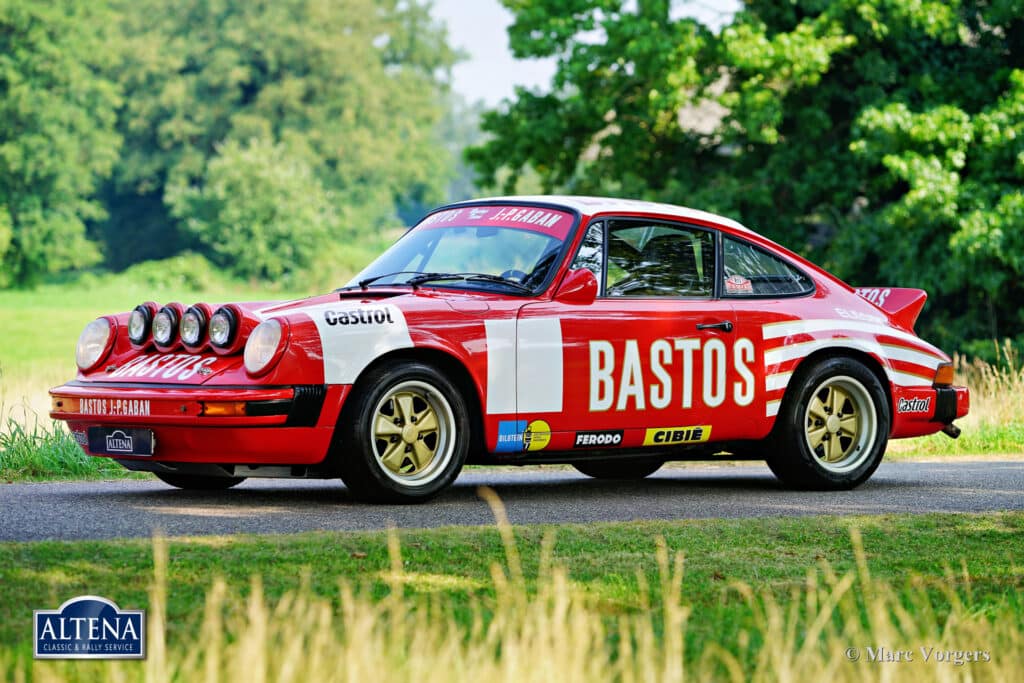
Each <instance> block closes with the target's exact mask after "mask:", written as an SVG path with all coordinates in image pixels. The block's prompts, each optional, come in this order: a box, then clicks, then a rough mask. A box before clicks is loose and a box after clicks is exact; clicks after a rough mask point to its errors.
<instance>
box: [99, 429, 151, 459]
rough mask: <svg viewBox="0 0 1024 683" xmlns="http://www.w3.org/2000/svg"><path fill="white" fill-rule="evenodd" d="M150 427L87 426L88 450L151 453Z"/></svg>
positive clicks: (119, 453) (109, 453) (101, 453)
mask: <svg viewBox="0 0 1024 683" xmlns="http://www.w3.org/2000/svg"><path fill="white" fill-rule="evenodd" d="M155 446H156V438H155V437H154V436H153V430H152V429H128V428H125V427H89V451H90V452H92V453H96V454H97V455H153V449H154V447H155Z"/></svg>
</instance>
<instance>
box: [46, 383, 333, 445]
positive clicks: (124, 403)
mask: <svg viewBox="0 0 1024 683" xmlns="http://www.w3.org/2000/svg"><path fill="white" fill-rule="evenodd" d="M350 388H351V387H349V386H339V385H295V386H282V387H206V386H194V387H186V386H182V385H157V384H119V383H112V382H111V383H103V382H82V381H75V382H69V383H68V384H64V385H62V386H59V387H56V388H54V389H51V390H50V397H51V411H50V417H52V418H53V419H55V420H63V421H65V422H67V423H68V428H69V429H70V430H71V433H72V435H73V436H74V437H75V440H76V441H77V442H78V443H79V445H80V446H81V447H82V450H84V451H85V452H86V453H88V454H89V455H102V454H95V453H91V452H90V450H89V446H88V439H87V437H86V435H87V433H88V430H89V428H90V427H133V428H145V429H151V430H152V431H153V436H154V438H155V443H156V447H155V449H154V453H153V455H152V456H118V459H119V460H122V459H138V460H147V461H154V462H192V463H216V464H279V465H309V464H316V463H319V462H321V461H323V459H324V458H325V457H326V456H327V453H328V451H329V449H330V445H331V440H332V438H333V436H334V427H335V425H336V424H337V421H338V416H339V415H340V413H341V405H342V403H343V402H344V400H345V397H346V396H347V394H348V391H349V389H350ZM103 457H109V456H106V455H104V456H103Z"/></svg>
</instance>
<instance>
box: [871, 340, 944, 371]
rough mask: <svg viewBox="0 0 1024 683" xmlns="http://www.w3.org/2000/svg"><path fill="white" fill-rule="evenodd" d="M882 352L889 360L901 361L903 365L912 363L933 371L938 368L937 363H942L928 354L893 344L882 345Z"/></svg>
mask: <svg viewBox="0 0 1024 683" xmlns="http://www.w3.org/2000/svg"><path fill="white" fill-rule="evenodd" d="M882 350H883V352H884V353H885V355H886V356H887V357H888V358H889V359H890V360H898V361H903V362H904V363H913V364H914V365H923V366H924V367H926V368H929V369H931V370H935V369H936V368H937V367H939V363H940V362H942V361H940V360H939V359H938V358H936V357H935V356H932V355H930V354H925V353H921V352H919V351H915V350H913V349H908V348H907V347H905V346H895V345H894V344H882Z"/></svg>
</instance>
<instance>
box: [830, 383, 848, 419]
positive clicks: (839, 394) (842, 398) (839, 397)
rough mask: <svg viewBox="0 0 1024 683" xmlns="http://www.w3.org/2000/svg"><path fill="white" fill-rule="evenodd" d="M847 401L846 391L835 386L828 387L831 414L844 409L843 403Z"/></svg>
mask: <svg viewBox="0 0 1024 683" xmlns="http://www.w3.org/2000/svg"><path fill="white" fill-rule="evenodd" d="M844 403H846V392H844V391H842V390H841V389H837V388H835V387H829V389H828V412H829V414H830V415H835V414H837V413H839V412H841V411H842V409H843V404H844Z"/></svg>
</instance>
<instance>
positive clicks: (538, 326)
mask: <svg viewBox="0 0 1024 683" xmlns="http://www.w3.org/2000/svg"><path fill="white" fill-rule="evenodd" d="M474 213H475V214H476V217H473V216H472V215H471V214H474ZM609 217H614V218H643V219H650V220H657V221H666V222H676V223H679V222H682V223H686V224H690V225H699V226H703V227H706V228H710V229H712V230H714V231H716V232H720V233H722V234H724V235H729V236H735V237H737V238H738V239H740V240H743V241H745V242H748V243H751V244H754V245H757V246H758V247H760V248H762V249H764V250H766V251H768V252H769V253H771V254H773V255H775V256H776V257H777V258H779V259H781V260H783V261H785V262H787V263H789V264H791V265H793V266H796V267H797V268H799V269H800V270H802V271H803V272H804V273H805V274H806V275H807V276H809V277H810V278H811V279H812V280H813V282H814V292H813V293H812V294H810V295H807V296H797V297H788V298H777V299H773V298H751V299H743V298H711V299H707V298H703V299H682V298H680V299H666V298H654V297H649V298H624V297H608V298H597V299H596V300H594V301H593V302H592V303H589V304H585V305H581V304H579V303H573V302H572V299H571V298H570V297H566V298H564V299H563V298H562V297H560V296H558V292H559V287H560V285H561V284H562V281H563V279H564V278H566V274H567V272H568V271H569V264H570V263H571V261H572V259H573V255H574V254H575V253H576V250H577V248H578V246H579V243H580V241H581V240H582V237H583V234H584V231H585V228H586V227H587V226H588V225H589V224H590V223H591V222H592V221H594V220H597V219H605V218H609ZM456 221H468V224H470V225H482V224H488V225H491V224H493V225H496V226H500V227H506V228H508V227H511V228H522V229H529V230H534V231H542V232H544V233H545V234H548V235H551V236H555V237H558V238H566V237H568V238H569V239H570V240H571V244H569V245H568V246H567V248H566V249H565V250H563V251H562V252H561V261H560V263H559V264H558V267H557V270H556V272H555V274H554V277H553V278H551V279H550V280H549V282H548V284H547V286H546V287H545V288H544V291H543V292H541V293H539V294H538V295H537V296H531V297H525V296H522V295H515V294H511V293H509V294H505V293H497V292H495V291H483V290H472V291H471V290H468V289H460V288H458V287H457V286H454V285H449V284H448V283H444V282H438V283H433V284H431V285H428V286H421V287H418V288H417V287H409V286H382V287H370V288H366V289H365V290H363V289H358V288H357V289H354V290H347V291H339V292H336V293H332V294H325V295H322V296H318V297H313V298H309V299H304V300H300V301H293V302H277V303H275V302H259V303H252V304H233V305H232V306H233V307H234V308H233V310H234V311H236V313H237V314H238V315H239V316H240V318H241V319H242V328H241V330H240V332H239V334H238V339H237V340H236V343H235V344H234V345H233V346H232V347H231V348H230V349H227V350H223V349H217V348H215V347H213V346H212V345H211V344H210V343H209V342H208V341H206V340H204V342H203V343H201V344H200V345H199V346H198V347H196V348H194V349H187V348H185V347H183V346H182V345H181V343H180V342H178V343H176V344H173V345H172V346H171V347H170V348H167V349H162V350H159V349H156V348H155V347H154V346H153V344H151V343H147V344H145V345H143V346H142V347H139V346H136V345H134V344H133V343H132V342H131V341H129V339H128V332H127V324H128V318H129V314H127V313H124V314H119V315H116V316H109V317H108V320H110V321H111V322H112V324H113V325H114V328H115V333H114V334H115V341H114V344H113V347H112V349H111V350H110V352H109V354H108V355H107V357H106V358H105V359H104V360H103V361H102V362H101V363H99V364H98V367H97V368H96V369H94V370H92V371H90V372H80V373H79V374H78V377H77V379H76V380H75V381H73V382H69V383H68V384H65V385H63V386H60V387H56V388H55V389H53V390H51V395H52V400H53V409H52V412H51V416H52V417H53V418H55V419H59V420H65V421H67V422H68V425H69V427H70V429H71V431H72V432H73V433H74V434H75V436H76V439H78V441H79V443H80V444H82V447H83V449H85V450H86V452H90V448H89V441H88V436H87V433H88V430H89V428H90V427H120V426H124V427H145V428H148V429H151V430H152V432H153V435H154V438H155V447H154V449H153V454H152V455H151V456H150V455H147V456H131V455H119V456H117V457H118V458H119V459H122V460H131V459H145V460H151V461H156V462H168V463H175V462H188V463H203V462H205V463H216V464H231V463H234V464H247V465H281V466H307V465H316V464H318V463H323V462H325V459H326V458H327V456H328V454H329V452H330V451H331V446H332V441H333V438H334V429H335V426H336V425H337V424H338V421H339V420H340V419H343V408H344V405H345V401H346V399H347V397H348V396H349V395H350V394H351V392H352V389H353V386H355V385H358V381H359V377H360V376H361V375H362V374H363V373H364V372H365V371H366V369H367V368H368V367H370V366H372V365H373V364H374V363H377V362H379V361H380V360H381V359H382V358H390V357H395V356H401V357H413V356H418V357H421V358H431V359H435V360H439V361H443V362H444V363H446V365H445V367H446V368H458V367H461V369H462V374H464V376H465V378H467V380H468V386H469V387H471V388H472V396H471V398H472V405H474V406H476V407H478V409H479V424H480V425H481V426H482V428H483V435H482V440H481V441H482V443H483V446H484V448H485V449H486V451H487V453H489V454H491V455H493V456H494V459H495V460H502V461H508V460H510V459H511V460H515V461H525V460H529V459H531V458H537V457H542V456H544V455H545V454H552V455H556V454H558V453H565V454H571V453H575V454H577V456H578V455H579V454H580V449H581V448H582V449H586V448H601V449H609V448H622V449H643V448H659V447H660V448H665V447H672V446H687V445H695V444H704V443H717V442H723V443H724V442H732V441H751V440H759V439H763V438H764V437H766V436H767V435H768V434H769V433H770V432H771V430H772V427H773V425H774V423H775V420H776V417H777V415H778V413H779V409H780V405H781V402H782V400H783V397H784V395H785V392H786V390H787V388H788V387H789V386H790V382H791V381H792V380H793V378H794V377H795V376H797V373H798V372H799V369H800V367H801V364H802V363H804V362H805V361H806V360H807V359H808V358H809V357H811V356H812V355H813V354H817V353H822V352H826V353H844V354H854V355H856V356H857V357H859V358H863V359H866V361H867V362H868V363H869V365H870V366H871V367H872V368H873V369H875V370H876V371H877V373H878V374H879V376H880V378H881V379H883V380H884V381H883V386H886V387H887V389H888V392H889V398H890V400H891V414H892V421H891V434H890V436H891V437H908V436H917V435H923V434H929V433H934V432H936V431H939V430H941V429H942V428H943V427H944V426H945V425H946V424H949V423H950V422H952V420H953V419H955V418H957V417H961V416H963V415H965V414H966V413H967V411H968V409H969V395H968V391H967V389H966V388H964V387H952V388H948V389H943V390H940V389H937V388H936V387H934V386H933V382H934V380H935V376H936V370H937V369H938V367H939V366H940V365H941V364H945V363H949V362H950V358H949V357H948V356H947V355H946V354H945V353H943V352H942V351H940V350H939V349H937V348H935V347H934V346H932V345H931V344H929V343H927V342H925V341H923V340H921V339H919V338H918V337H917V336H916V335H915V334H914V333H913V329H912V325H913V322H914V320H915V319H916V317H917V314H918V313H919V312H920V309H921V306H922V305H923V303H924V294H923V292H919V290H900V289H892V288H889V289H887V290H883V289H882V288H877V289H869V290H864V291H862V292H861V293H860V295H858V292H857V291H855V290H854V289H852V288H851V287H849V286H847V285H845V284H844V283H842V282H840V281H839V280H837V279H836V278H834V277H833V276H831V275H829V274H828V273H826V272H825V271H823V270H821V269H820V268H818V267H817V266H815V265H813V264H811V263H809V262H808V261H806V260H805V259H802V258H801V257H799V256H798V255H796V254H794V253H792V252H790V251H788V250H786V249H784V248H782V247H780V246H779V245H777V244H775V243H773V242H771V241H770V240H767V239H766V238H764V237H762V236H760V235H757V234H756V233H754V232H752V231H750V230H748V229H746V228H744V227H742V226H740V225H739V224H736V223H735V222H733V221H730V220H728V219H725V218H721V217H718V216H713V215H711V214H705V213H703V212H699V211H693V210H689V209H681V208H679V207H669V206H665V205H658V204H649V203H645V202H632V201H623V200H604V199H590V198H569V197H528V198H508V199H496V200H488V201H485V202H476V203H471V204H462V205H455V206H454V207H447V208H444V209H441V210H439V211H437V212H435V213H433V214H431V215H430V216H429V217H428V218H427V219H426V220H425V221H424V222H423V223H421V225H420V226H418V227H417V228H415V229H417V230H420V229H423V230H428V229H433V228H436V227H440V226H443V225H445V224H447V223H451V222H456ZM488 221H490V222H489V223H488ZM883 292H887V294H883ZM872 293H874V294H872ZM872 296H873V297H874V302H872V301H869V300H868V299H870V298H871V297H872ZM216 308H217V306H212V305H211V306H206V309H205V310H207V311H212V310H215V309H216ZM270 318H276V319H278V320H281V321H283V325H284V327H285V330H286V335H285V341H284V342H283V343H284V346H283V349H282V350H281V352H280V353H281V357H280V359H279V360H278V361H277V362H276V363H275V364H274V365H273V367H272V369H270V370H269V371H268V372H266V373H265V374H262V375H260V376H258V377H254V376H251V375H250V374H249V373H248V372H247V371H246V369H245V367H244V366H243V362H242V356H241V351H242V348H243V346H244V341H245V337H246V335H247V334H248V332H249V331H251V329H252V328H253V327H254V326H255V324H257V323H258V322H259V321H261V320H267V319H270ZM723 321H729V322H730V324H731V327H730V329H729V330H728V331H726V330H724V329H722V328H721V327H714V326H715V325H721V324H722V323H723ZM702 325H704V326H710V327H706V328H705V329H698V326H702ZM300 394H301V396H300ZM940 394H942V395H943V397H942V398H940ZM311 397H312V398H311ZM950 401H952V405H953V407H952V409H951V408H950V407H949V405H948V404H949V403H950ZM940 402H944V403H945V404H946V405H945V406H944V407H942V408H941V410H942V411H944V412H943V413H942V414H941V415H940V414H939V412H938V411H940V405H939V404H940ZM211 406H212V407H211ZM485 459H486V458H485Z"/></svg>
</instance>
